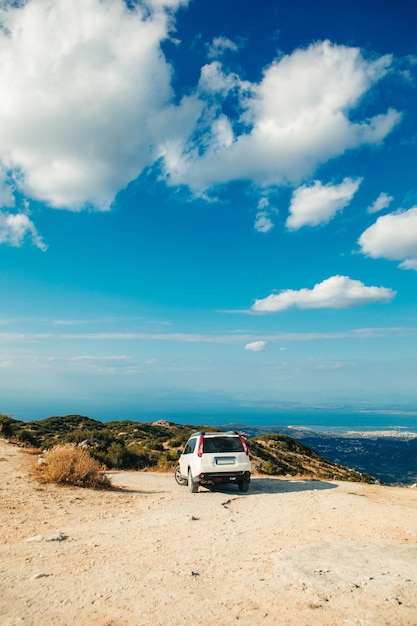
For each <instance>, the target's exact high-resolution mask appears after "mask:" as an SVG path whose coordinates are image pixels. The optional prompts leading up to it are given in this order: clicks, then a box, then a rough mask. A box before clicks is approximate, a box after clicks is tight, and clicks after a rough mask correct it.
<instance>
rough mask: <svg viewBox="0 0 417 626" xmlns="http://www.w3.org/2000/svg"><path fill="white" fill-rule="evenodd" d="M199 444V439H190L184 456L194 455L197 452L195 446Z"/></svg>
mask: <svg viewBox="0 0 417 626" xmlns="http://www.w3.org/2000/svg"><path fill="white" fill-rule="evenodd" d="M196 443H197V439H195V438H194V439H190V440H189V441H187V445H186V446H185V449H184V452H183V454H192V453H193V452H194V450H195V444H196Z"/></svg>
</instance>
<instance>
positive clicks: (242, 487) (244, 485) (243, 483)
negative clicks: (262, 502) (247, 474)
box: [238, 480, 249, 492]
mask: <svg viewBox="0 0 417 626" xmlns="http://www.w3.org/2000/svg"><path fill="white" fill-rule="evenodd" d="M238 487H239V491H242V492H243V491H248V489H249V480H239V482H238Z"/></svg>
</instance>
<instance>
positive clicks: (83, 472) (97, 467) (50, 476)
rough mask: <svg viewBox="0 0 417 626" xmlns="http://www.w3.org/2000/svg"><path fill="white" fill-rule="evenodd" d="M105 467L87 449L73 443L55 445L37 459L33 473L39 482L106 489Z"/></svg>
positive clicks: (107, 480)
mask: <svg viewBox="0 0 417 626" xmlns="http://www.w3.org/2000/svg"><path fill="white" fill-rule="evenodd" d="M104 470H105V468H104V467H103V466H102V465H101V463H99V462H98V461H97V460H96V459H93V458H92V456H91V455H90V453H89V452H88V450H85V449H83V448H81V447H80V446H77V445H76V444H75V443H66V444H63V445H57V446H54V447H53V448H51V449H50V450H48V451H47V452H46V453H45V454H44V455H43V456H41V457H40V458H39V459H38V463H37V464H36V465H35V467H34V473H35V475H36V477H37V478H38V480H39V481H40V482H44V483H54V484H56V485H73V486H75V487H90V488H93V489H108V488H109V487H110V486H111V483H110V480H109V478H108V477H107V476H106V474H105V473H104Z"/></svg>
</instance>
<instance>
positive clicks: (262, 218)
mask: <svg viewBox="0 0 417 626" xmlns="http://www.w3.org/2000/svg"><path fill="white" fill-rule="evenodd" d="M277 212H278V211H277V209H275V208H272V207H271V206H270V204H269V200H268V198H266V197H263V198H261V199H260V200H259V203H258V209H257V212H256V216H255V224H254V228H255V230H256V231H258V233H268V232H269V231H270V230H272V228H274V222H273V221H272V218H271V215H272V213H277Z"/></svg>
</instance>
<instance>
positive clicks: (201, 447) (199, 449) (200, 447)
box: [197, 435, 204, 456]
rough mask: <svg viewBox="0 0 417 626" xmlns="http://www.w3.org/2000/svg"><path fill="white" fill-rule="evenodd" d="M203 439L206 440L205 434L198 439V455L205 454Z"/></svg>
mask: <svg viewBox="0 0 417 626" xmlns="http://www.w3.org/2000/svg"><path fill="white" fill-rule="evenodd" d="M203 441H204V436H203V435H200V438H199V440H198V446H197V455H198V456H203Z"/></svg>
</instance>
